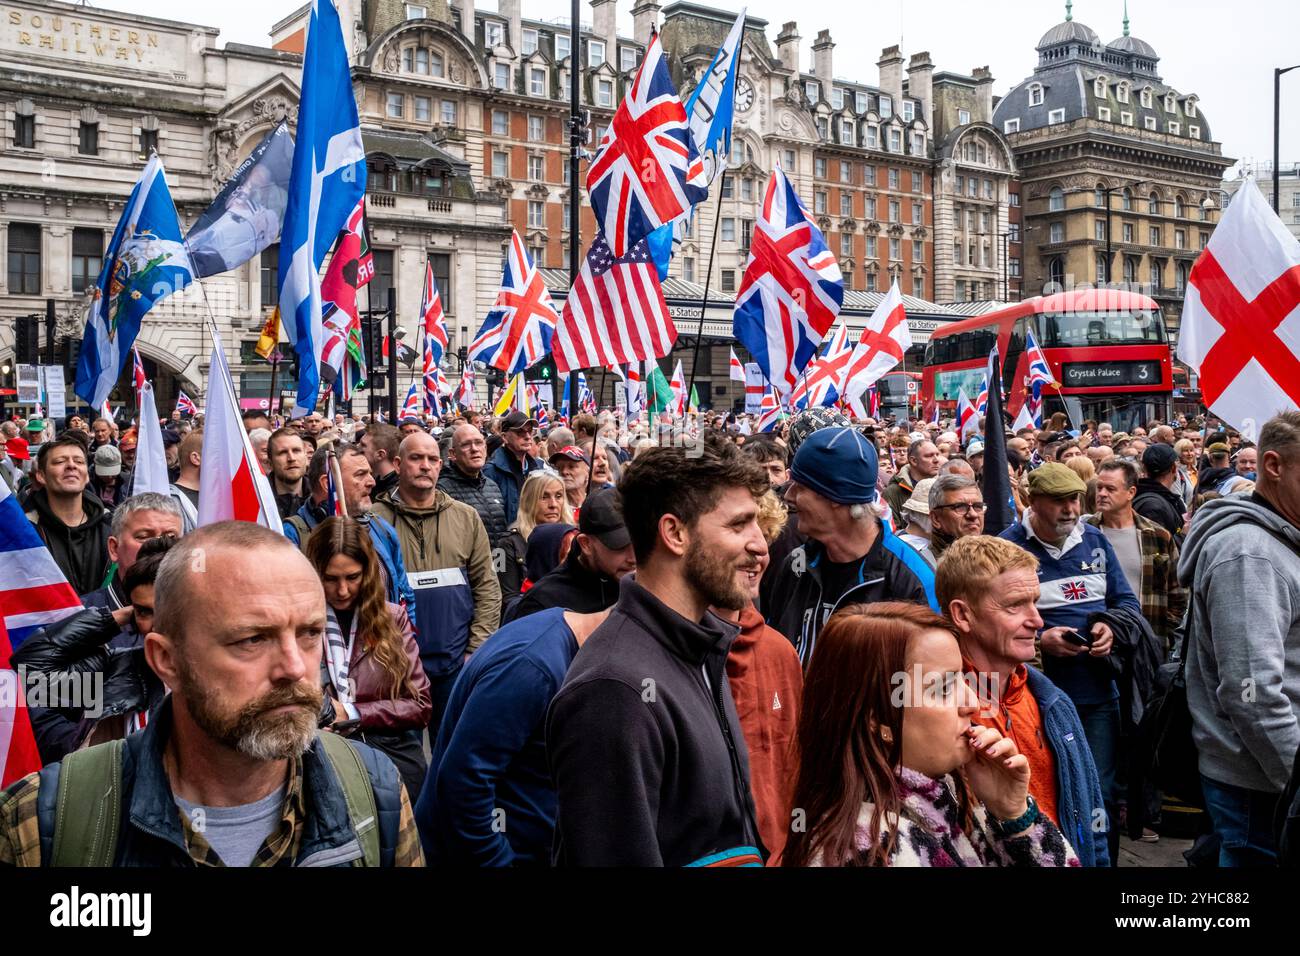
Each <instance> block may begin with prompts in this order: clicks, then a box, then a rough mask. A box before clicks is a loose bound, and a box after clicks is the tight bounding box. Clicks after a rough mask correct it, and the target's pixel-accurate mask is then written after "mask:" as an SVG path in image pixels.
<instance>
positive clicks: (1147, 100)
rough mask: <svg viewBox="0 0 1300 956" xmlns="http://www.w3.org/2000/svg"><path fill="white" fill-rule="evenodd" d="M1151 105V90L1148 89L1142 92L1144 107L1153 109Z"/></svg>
mask: <svg viewBox="0 0 1300 956" xmlns="http://www.w3.org/2000/svg"><path fill="white" fill-rule="evenodd" d="M1151 103H1152V99H1151V88H1150V87H1147V88H1146V89H1144V90H1143V91H1142V106H1143V107H1144V108H1145V109H1151Z"/></svg>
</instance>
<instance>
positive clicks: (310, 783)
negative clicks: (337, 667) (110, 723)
mask: <svg viewBox="0 0 1300 956" xmlns="http://www.w3.org/2000/svg"><path fill="white" fill-rule="evenodd" d="M171 707H172V701H171V698H170V697H168V698H166V699H165V700H164V701H163V702H162V704H161V705H159V707H158V710H157V712H156V713H155V714H154V716H153V719H152V720H150V721H149V724H148V726H147V727H145V729H144V730H142V731H141V732H140V733H138V734H131V736H129V737H127V738H126V746H125V747H123V749H122V777H121V787H120V794H121V801H122V812H121V821H120V824H119V830H118V838H117V850H116V856H115V857H114V860H113V865H114V866H116V867H123V866H148V867H175V866H193V865H194V861H193V860H192V859H191V858H190V854H189V851H188V850H187V849H186V847H185V831H184V830H183V828H182V827H181V818H180V808H179V807H178V806H177V805H176V800H175V799H174V798H173V796H172V789H171V784H170V783H169V782H168V780H167V772H166V771H165V770H164V769H163V751H164V750H165V749H166V745H167V735H168V734H169V733H170V732H171V728H172V712H171ZM351 743H352V746H353V747H355V748H356V750H357V752H358V753H359V754H360V755H361V760H362V763H363V764H364V765H365V768H366V774H367V775H368V776H369V777H370V786H371V789H372V791H373V792H374V795H375V807H376V809H377V810H378V816H379V820H378V826H379V849H380V859H381V861H382V865H384V866H392V865H393V859H394V853H395V851H396V848H397V836H398V832H399V830H400V822H401V812H402V779H401V777H399V776H398V775H397V770H396V768H394V767H393V764H392V761H390V760H389V759H388V758H387V757H385V756H384V755H383V754H381V753H379V752H378V751H375V750H372V749H371V748H369V747H367V746H366V745H365V744H362V743H356V742H351ZM302 761H303V779H302V792H303V796H304V797H305V800H306V805H307V815H306V819H305V820H304V821H303V824H302V837H301V840H300V842H299V845H298V855H297V857H295V858H294V859H292V860H289V859H285V860H282V861H281V865H282V866H348V865H349V864H351V862H352V861H354V860H359V859H361V845H360V843H359V841H358V839H357V835H356V832H355V831H354V829H353V827H352V821H351V820H350V818H349V817H348V807H347V799H346V797H345V795H344V792H343V787H342V785H341V784H340V783H339V781H338V778H337V777H336V776H335V774H334V771H333V769H332V768H331V767H330V766H329V758H327V757H326V756H325V755H324V753H323V752H322V750H321V748H320V747H319V746H318V745H316V744H313V745H312V746H311V747H310V748H308V750H307V752H306V753H304V754H303V755H302ZM62 769H63V764H61V763H56V764H51V765H50V766H48V767H46V768H45V769H44V770H42V771H41V772H40V791H39V793H38V795H37V824H38V831H39V833H40V841H41V860H42V861H47V860H49V859H51V856H52V854H53V852H54V834H55V817H56V816H57V809H58V796H59V777H60V774H61V772H62Z"/></svg>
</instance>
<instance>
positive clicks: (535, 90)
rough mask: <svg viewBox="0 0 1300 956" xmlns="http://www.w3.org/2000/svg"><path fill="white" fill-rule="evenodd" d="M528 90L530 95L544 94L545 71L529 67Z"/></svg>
mask: <svg viewBox="0 0 1300 956" xmlns="http://www.w3.org/2000/svg"><path fill="white" fill-rule="evenodd" d="M528 92H529V94H530V95H532V96H545V95H546V71H545V70H539V69H536V68H534V69H531V70H529V71H528Z"/></svg>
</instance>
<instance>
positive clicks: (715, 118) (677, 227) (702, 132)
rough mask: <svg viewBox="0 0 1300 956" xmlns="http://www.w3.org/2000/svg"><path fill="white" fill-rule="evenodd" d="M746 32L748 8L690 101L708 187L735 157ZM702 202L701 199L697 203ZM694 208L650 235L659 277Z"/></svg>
mask: <svg viewBox="0 0 1300 956" xmlns="http://www.w3.org/2000/svg"><path fill="white" fill-rule="evenodd" d="M744 32H745V8H742V9H741V11H740V15H739V16H738V17H736V22H735V23H734V24H732V27H731V32H729V33H728V34H727V38H726V39H725V40H724V41H723V42H722V46H720V47H718V52H717V53H715V54H714V55H713V60H712V62H710V63H709V68H708V69H707V70H705V71H704V74H703V75H702V76H701V77H700V82H699V83H698V84H696V87H695V89H694V90H693V91H692V92H691V95H690V96H689V97H687V99H686V125H687V128H689V129H690V131H691V141H692V142H693V143H694V145H695V149H696V150H697V152H698V153H699V158H700V163H701V164H702V165H703V167H704V185H705V186H706V187H707V186H711V185H712V184H713V181H714V180H715V179H717V178H718V173H720V172H721V171H722V170H724V169H726V167H727V159H728V158H729V157H730V156H731V127H732V121H733V119H734V117H735V102H736V72H737V66H738V65H739V63H740V40H741V37H742V36H743V35H744ZM697 201H698V200H697ZM693 214H694V210H693V208H692V209H690V210H687V212H686V214H685V215H682V216H679V217H678V218H677V219H676V220H675V221H674V222H673V223H671V224H670V225H665V226H660V227H659V228H658V229H656V230H655V231H654V232H653V233H652V234H651V236H650V251H651V254H652V255H653V256H654V260H655V265H656V266H657V267H658V270H659V278H660V279H666V278H668V262H669V260H670V259H671V258H672V254H673V249H674V247H675V246H676V245H679V244H680V243H681V241H682V239H683V238H684V236H685V232H686V224H687V223H688V222H689V221H690V217H691V216H692V215H693Z"/></svg>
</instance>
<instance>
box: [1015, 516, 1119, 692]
mask: <svg viewBox="0 0 1300 956" xmlns="http://www.w3.org/2000/svg"><path fill="white" fill-rule="evenodd" d="M1027 516H1028V512H1026V519H1025V521H1018V522H1016V523H1015V524H1013V525H1012V526H1011V527H1010V528H1007V530H1006V531H1003V532H1002V534H1000V535H999V537H1001V538H1006V539H1007V540H1008V541H1010V542H1011V543H1012V544H1014V545H1017V546H1018V547H1021V548H1024V549H1025V550H1026V551H1028V552H1029V553H1030V554H1032V555H1033V556H1034V557H1036V558H1037V559H1038V586H1039V588H1040V594H1039V598H1038V613H1039V614H1041V615H1042V617H1043V627H1044V628H1049V627H1072V628H1074V629H1075V630H1077V631H1079V633H1081V634H1086V633H1087V631H1088V615H1089V614H1091V613H1093V612H1094V611H1105V610H1110V609H1113V608H1117V607H1127V608H1129V609H1131V610H1132V611H1133V612H1134V613H1135V614H1141V613H1142V606H1141V605H1140V604H1138V599H1137V597H1136V596H1135V595H1134V594H1133V589H1132V588H1131V587H1129V584H1128V581H1127V580H1126V579H1125V577H1124V569H1123V568H1121V567H1120V564H1119V559H1118V558H1116V557H1115V552H1114V550H1113V549H1112V548H1111V546H1110V542H1109V541H1107V540H1106V536H1105V535H1104V534H1102V532H1101V529H1100V528H1097V527H1094V526H1093V525H1090V524H1088V523H1087V522H1086V521H1082V520H1081V521H1080V522H1079V523H1078V524H1077V525H1075V528H1074V531H1072V532H1071V533H1070V536H1069V537H1068V538H1066V539H1065V542H1064V545H1063V546H1062V548H1060V549H1058V548H1056V547H1055V546H1051V545H1046V544H1044V543H1043V542H1042V541H1041V540H1039V538H1038V537H1037V536H1036V535H1035V534H1033V532H1032V531H1031V530H1030V528H1029V525H1028V517H1027ZM1043 672H1044V673H1045V674H1046V675H1047V676H1048V677H1050V678H1051V679H1052V682H1053V683H1054V684H1056V686H1057V687H1059V688H1061V690H1063V691H1065V692H1066V693H1067V694H1069V695H1070V700H1072V701H1074V703H1075V704H1076V705H1078V704H1102V703H1105V702H1107V701H1110V700H1116V699H1118V697H1119V690H1118V688H1116V686H1115V669H1114V666H1113V665H1112V664H1111V662H1110V661H1109V660H1107V659H1106V658H1104V657H1091V656H1089V655H1087V654H1080V655H1078V656H1077V657H1055V656H1052V655H1044V656H1043Z"/></svg>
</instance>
